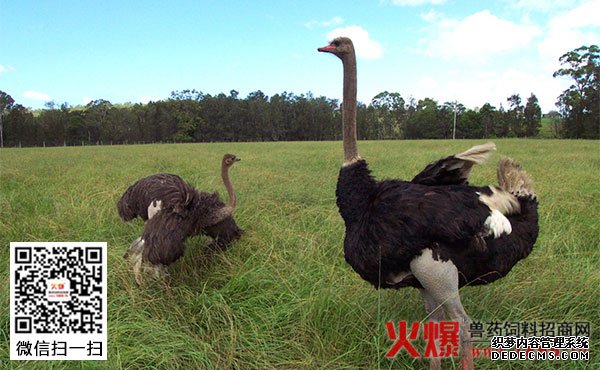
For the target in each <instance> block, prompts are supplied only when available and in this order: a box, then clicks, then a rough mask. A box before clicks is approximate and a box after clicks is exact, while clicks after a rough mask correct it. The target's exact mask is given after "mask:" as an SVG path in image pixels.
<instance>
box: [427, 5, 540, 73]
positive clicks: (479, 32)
mask: <svg viewBox="0 0 600 370" xmlns="http://www.w3.org/2000/svg"><path fill="white" fill-rule="evenodd" d="M438 18H439V17H438ZM424 19H432V17H430V16H425V17H424ZM429 29H432V31H430V32H431V35H430V36H429V37H427V38H425V39H423V40H421V42H422V43H424V44H425V47H424V48H423V49H421V50H419V51H420V52H422V53H424V54H426V55H428V56H432V57H442V58H445V59H456V60H462V61H466V62H472V63H482V62H486V61H488V60H490V59H491V58H492V57H493V56H494V55H495V54H498V53H506V52H509V51H516V50H521V49H523V48H526V47H528V46H530V45H531V43H532V41H533V39H534V38H535V37H536V36H538V35H539V34H540V32H541V30H540V29H539V28H538V27H536V26H533V25H527V24H517V23H514V22H511V21H508V20H505V19H501V18H498V17H497V16H495V15H493V14H491V13H490V11H489V10H483V11H480V12H477V13H475V14H472V15H469V16H467V17H465V18H463V19H459V20H456V19H450V18H442V19H436V20H435V24H432V27H429Z"/></svg>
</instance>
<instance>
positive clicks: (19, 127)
mask: <svg viewBox="0 0 600 370" xmlns="http://www.w3.org/2000/svg"><path fill="white" fill-rule="evenodd" d="M599 55H600V50H599V49H598V47H597V46H595V45H592V46H590V47H585V46H584V47H581V48H578V49H575V50H573V51H571V52H569V53H567V54H565V55H563V56H562V57H561V59H560V61H561V63H562V65H563V68H561V69H560V70H558V71H557V72H556V73H555V74H554V76H555V77H559V76H567V77H570V78H572V79H573V80H574V84H573V85H572V86H571V87H570V88H569V89H567V90H565V91H564V92H563V93H562V94H561V95H560V96H559V98H558V101H557V106H558V107H559V112H554V115H553V116H552V117H553V119H554V123H555V132H556V134H557V135H558V136H560V137H566V138H596V139H597V138H599V137H600V111H599V110H600V100H599V97H600V82H599V78H600V73H599V69H600V67H599V66H600V57H599ZM541 118H542V114H541V109H540V106H539V104H538V100H537V98H536V96H535V95H534V94H533V93H532V94H531V95H530V96H529V97H528V98H527V99H526V101H525V102H523V100H522V99H521V97H520V96H519V95H518V94H514V95H511V96H509V97H508V98H507V107H506V108H504V107H503V106H502V105H500V107H494V106H493V105H491V104H489V103H486V104H484V105H483V106H482V107H480V108H478V109H466V108H465V107H464V105H462V104H460V103H458V102H445V103H439V102H437V101H436V100H434V99H431V98H424V99H421V100H415V99H414V98H408V100H406V99H404V98H403V97H402V96H401V95H400V94H399V93H396V92H387V91H384V92H382V93H379V94H378V95H376V96H375V97H374V98H373V99H372V100H371V102H370V103H369V104H368V105H367V104H364V103H359V104H358V109H357V119H358V125H359V133H358V134H359V138H360V139H368V140H369V139H370V140H382V139H449V138H453V137H456V138H473V139H475V138H487V137H535V136H536V135H538V133H539V130H540V127H541V124H540V122H541ZM341 125H342V122H341V110H340V102H339V101H338V100H335V99H329V98H327V97H323V96H320V97H315V96H313V95H312V94H311V93H307V94H301V95H296V94H294V93H288V92H283V93H281V94H276V95H273V96H271V97H268V96H266V95H265V94H264V93H263V92H261V91H260V90H258V91H255V92H252V93H250V94H248V96H247V97H245V98H240V97H239V93H238V92H237V91H235V90H232V91H230V92H229V94H224V93H221V94H218V95H210V94H204V93H202V92H200V91H196V90H183V91H174V92H172V93H171V95H170V97H169V98H168V99H164V100H160V101H155V102H149V103H147V104H124V105H115V104H112V103H111V102H109V101H107V100H103V99H99V100H94V101H91V102H90V103H88V104H87V105H85V106H83V107H80V106H79V107H71V106H69V105H68V104H67V103H63V104H60V105H59V104H56V103H54V102H49V103H47V104H46V109H43V110H40V111H35V112H34V111H31V110H30V109H28V108H26V107H24V106H23V105H21V104H18V103H16V102H15V101H14V99H13V98H12V97H11V96H10V95H9V94H8V93H6V92H3V91H0V142H1V144H2V146H4V145H6V146H58V145H95V144H133V143H157V142H214V141H298V140H301V141H305V140H339V139H340V137H341Z"/></svg>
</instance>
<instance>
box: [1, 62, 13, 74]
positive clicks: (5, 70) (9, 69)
mask: <svg viewBox="0 0 600 370" xmlns="http://www.w3.org/2000/svg"><path fill="white" fill-rule="evenodd" d="M14 71H15V68H14V67H13V66H3V65H2V64H0V73H8V72H14Z"/></svg>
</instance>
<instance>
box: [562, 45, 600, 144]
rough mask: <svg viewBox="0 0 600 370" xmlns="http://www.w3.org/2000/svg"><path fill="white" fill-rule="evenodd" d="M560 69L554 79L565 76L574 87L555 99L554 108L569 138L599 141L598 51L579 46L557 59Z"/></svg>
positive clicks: (599, 85)
mask: <svg viewBox="0 0 600 370" xmlns="http://www.w3.org/2000/svg"><path fill="white" fill-rule="evenodd" d="M559 61H560V63H561V65H562V66H563V67H562V68H560V69H559V70H558V71H556V72H554V77H559V76H566V77H570V78H571V79H572V80H573V84H572V85H571V86H570V87H569V88H568V89H567V90H565V91H563V93H562V94H560V96H559V97H558V101H557V103H556V106H557V107H558V108H559V110H560V112H561V114H562V116H563V118H564V121H563V130H562V131H563V133H564V135H565V136H566V137H571V138H588V139H598V138H600V48H599V47H598V46H597V45H590V46H581V47H579V48H577V49H575V50H572V51H570V52H568V53H566V54H564V55H563V56H561V57H560V58H559Z"/></svg>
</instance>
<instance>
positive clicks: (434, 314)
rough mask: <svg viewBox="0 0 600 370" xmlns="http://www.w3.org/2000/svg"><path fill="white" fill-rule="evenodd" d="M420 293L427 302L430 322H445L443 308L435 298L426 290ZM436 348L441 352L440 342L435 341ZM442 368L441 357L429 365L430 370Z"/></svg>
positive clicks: (433, 359)
mask: <svg viewBox="0 0 600 370" xmlns="http://www.w3.org/2000/svg"><path fill="white" fill-rule="evenodd" d="M419 291H420V292H421V296H422V297H423V300H424V301H425V312H427V316H428V318H429V321H434V322H440V321H444V317H445V316H444V309H443V307H441V306H439V305H438V304H437V302H436V301H435V299H433V297H432V296H431V295H430V294H429V293H428V292H427V291H426V290H425V289H419ZM435 347H436V348H437V349H438V350H439V348H440V343H439V340H435ZM441 368H442V367H441V360H440V358H439V357H433V358H431V362H430V364H429V369H430V370H440V369H441Z"/></svg>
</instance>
